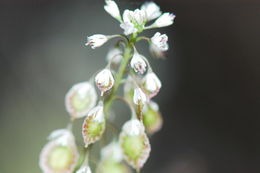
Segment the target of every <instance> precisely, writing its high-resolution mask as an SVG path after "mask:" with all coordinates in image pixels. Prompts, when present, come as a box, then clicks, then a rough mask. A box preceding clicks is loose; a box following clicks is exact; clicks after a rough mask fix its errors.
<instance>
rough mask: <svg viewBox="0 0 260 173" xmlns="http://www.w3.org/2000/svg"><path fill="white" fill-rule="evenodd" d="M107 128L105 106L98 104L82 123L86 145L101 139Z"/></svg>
mask: <svg viewBox="0 0 260 173" xmlns="http://www.w3.org/2000/svg"><path fill="white" fill-rule="evenodd" d="M104 130H105V115H104V112H103V106H100V105H98V106H96V107H94V108H93V109H91V110H90V111H89V113H88V116H87V117H86V118H85V120H84V122H83V125H82V136H83V139H84V143H85V146H86V147H87V146H88V145H89V144H92V143H94V142H96V141H97V140H99V139H100V138H101V136H102V134H103V133H104Z"/></svg>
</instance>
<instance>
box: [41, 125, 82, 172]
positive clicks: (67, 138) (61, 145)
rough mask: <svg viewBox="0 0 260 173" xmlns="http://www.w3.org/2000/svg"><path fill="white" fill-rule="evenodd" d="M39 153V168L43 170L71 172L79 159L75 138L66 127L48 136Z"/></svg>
mask: <svg viewBox="0 0 260 173" xmlns="http://www.w3.org/2000/svg"><path fill="white" fill-rule="evenodd" d="M48 139H49V140H50V141H49V142H48V143H47V144H46V145H45V146H44V148H43V149H42V151H41V154H40V161H39V164H40V168H41V169H42V171H43V172H50V173H52V172H59V173H68V172H72V171H73V170H74V169H75V167H76V165H77V163H78V159H79V153H78V150H77V146H76V143H75V138H74V136H73V134H72V133H71V131H69V130H67V129H59V130H55V131H54V132H52V133H51V135H50V136H49V138H48Z"/></svg>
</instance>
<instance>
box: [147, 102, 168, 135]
mask: <svg viewBox="0 0 260 173" xmlns="http://www.w3.org/2000/svg"><path fill="white" fill-rule="evenodd" d="M143 122H144V126H145V130H146V131H147V133H149V134H151V135H152V134H154V133H155V132H157V131H159V130H160V129H161V127H162V123H163V120H162V116H161V113H160V112H159V106H158V105H157V103H155V102H153V101H150V103H148V104H147V105H145V107H144V110H143Z"/></svg>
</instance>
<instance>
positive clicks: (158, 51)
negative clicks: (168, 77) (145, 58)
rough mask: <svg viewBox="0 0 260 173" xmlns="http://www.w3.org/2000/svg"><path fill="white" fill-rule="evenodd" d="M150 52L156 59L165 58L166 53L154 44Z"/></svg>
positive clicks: (151, 45) (150, 47)
mask: <svg viewBox="0 0 260 173" xmlns="http://www.w3.org/2000/svg"><path fill="white" fill-rule="evenodd" d="M149 51H150V53H151V54H152V55H153V56H155V57H158V58H165V51H162V50H161V49H160V48H159V47H157V46H156V45H154V44H150V46H149Z"/></svg>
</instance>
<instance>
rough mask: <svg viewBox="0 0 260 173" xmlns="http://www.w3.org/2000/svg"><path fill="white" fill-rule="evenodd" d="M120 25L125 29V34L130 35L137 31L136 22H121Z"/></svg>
mask: <svg viewBox="0 0 260 173" xmlns="http://www.w3.org/2000/svg"><path fill="white" fill-rule="evenodd" d="M120 27H121V28H122V29H123V30H124V34H125V35H130V34H132V33H135V32H137V29H136V28H135V26H134V24H132V23H131V22H124V23H121V24H120Z"/></svg>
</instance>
